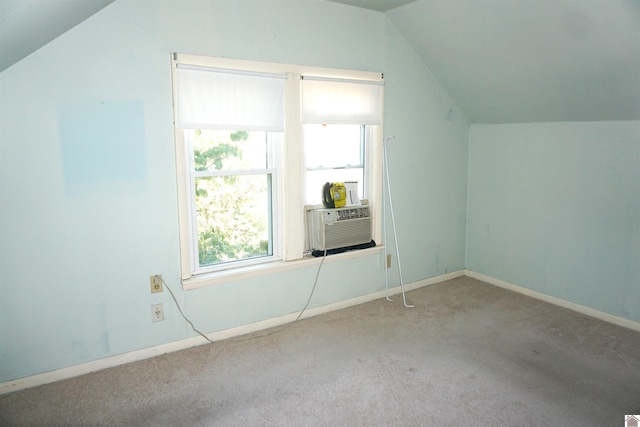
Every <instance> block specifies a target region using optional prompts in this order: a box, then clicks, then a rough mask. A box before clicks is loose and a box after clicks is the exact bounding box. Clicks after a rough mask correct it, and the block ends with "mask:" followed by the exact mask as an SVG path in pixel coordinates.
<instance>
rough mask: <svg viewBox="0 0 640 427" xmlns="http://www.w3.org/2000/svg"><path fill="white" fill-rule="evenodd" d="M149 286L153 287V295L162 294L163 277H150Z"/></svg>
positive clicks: (157, 275) (159, 275) (155, 275)
mask: <svg viewBox="0 0 640 427" xmlns="http://www.w3.org/2000/svg"><path fill="white" fill-rule="evenodd" d="M149 284H150V285H151V293H152V294H157V293H159V292H162V275H161V274H154V275H153V276H149Z"/></svg>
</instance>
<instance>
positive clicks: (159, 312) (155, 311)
mask: <svg viewBox="0 0 640 427" xmlns="http://www.w3.org/2000/svg"><path fill="white" fill-rule="evenodd" d="M151 320H152V321H153V322H159V321H161V320H164V309H163V308H162V304H153V305H152V306H151Z"/></svg>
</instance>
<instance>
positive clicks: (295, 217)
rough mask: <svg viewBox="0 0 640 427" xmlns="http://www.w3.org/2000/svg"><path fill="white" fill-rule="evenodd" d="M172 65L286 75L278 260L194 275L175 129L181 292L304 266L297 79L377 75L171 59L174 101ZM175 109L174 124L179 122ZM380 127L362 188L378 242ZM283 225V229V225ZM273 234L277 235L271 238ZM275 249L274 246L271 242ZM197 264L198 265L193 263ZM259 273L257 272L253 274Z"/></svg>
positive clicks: (185, 154) (181, 143)
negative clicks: (298, 262) (298, 263)
mask: <svg viewBox="0 0 640 427" xmlns="http://www.w3.org/2000/svg"><path fill="white" fill-rule="evenodd" d="M176 64H189V65H197V66H205V67H214V68H226V69H234V70H242V71H248V72H258V73H285V74H287V75H288V78H287V81H286V83H285V129H284V137H283V143H282V149H281V150H280V152H279V153H278V154H277V159H276V165H277V166H276V168H277V169H278V170H277V171H276V174H277V175H276V176H277V179H276V180H275V181H276V182H275V183H274V185H277V186H278V188H277V194H278V197H277V200H276V201H275V205H276V206H274V210H275V212H274V221H275V222H274V242H275V241H277V242H278V246H279V250H280V251H279V254H280V259H281V261H274V262H269V263H264V264H257V265H251V266H243V267H240V266H238V267H236V268H230V269H226V270H219V271H215V272H208V273H201V274H196V272H194V269H193V266H194V262H193V257H194V256H196V257H197V255H198V254H197V252H195V254H194V253H193V248H194V245H193V242H192V239H193V237H192V236H193V235H194V234H193V227H194V224H193V219H192V216H191V212H190V211H191V208H190V198H191V195H190V191H191V190H190V185H191V184H190V178H189V177H190V163H189V162H190V157H191V154H190V153H189V151H188V150H189V147H188V146H187V143H186V141H185V138H184V132H183V130H182V129H177V128H174V129H175V131H174V132H175V142H176V145H175V149H176V183H177V195H178V220H179V240H180V270H181V278H182V283H183V287H184V288H185V289H191V288H196V287H201V286H205V285H207V284H212V283H217V282H219V280H220V279H221V278H222V279H225V278H230V277H232V276H235V275H240V276H244V275H247V274H261V273H260V271H264V272H273V271H278V270H279V269H289V268H291V266H292V264H295V263H296V261H300V262H302V261H303V258H304V255H305V240H306V239H305V237H306V229H305V200H304V199H305V194H304V193H305V185H304V179H305V173H306V165H305V159H304V144H303V143H302V124H301V110H300V101H301V95H300V91H301V89H300V79H301V77H302V76H303V75H314V76H320V77H326V78H337V79H353V80H369V81H373V82H382V75H381V73H378V72H370V71H355V70H342V69H334V68H321V67H309V66H299V65H292V64H279V63H270V62H258V61H246V60H236V59H229V58H215V57H206V56H197V55H186V54H172V55H171V69H172V83H173V86H172V87H173V97H174V100H175V99H177V98H176V75H175V74H176V73H175V69H176ZM176 120H177V118H176V110H175V108H174V123H176V122H177V121H176ZM382 128H383V126H382V124H380V125H370V126H366V129H367V132H369V147H367V148H368V149H366V150H365V162H366V164H365V174H366V179H365V183H367V185H368V186H369V187H368V188H365V189H364V191H365V194H366V195H367V202H368V203H369V204H370V205H371V209H372V226H373V229H372V232H373V239H374V240H375V241H376V243H378V244H380V243H381V237H382V188H383V187H382V155H383V151H382V143H383V133H382ZM285 224H286V226H285ZM275 233H277V235H276V234H275ZM274 244H275V243H274ZM196 262H197V260H196ZM256 272H257V273H256Z"/></svg>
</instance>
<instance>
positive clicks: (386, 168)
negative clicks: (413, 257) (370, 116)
mask: <svg viewBox="0 0 640 427" xmlns="http://www.w3.org/2000/svg"><path fill="white" fill-rule="evenodd" d="M395 137H396V136H395V135H391V136H388V137H386V138H385V139H384V140H383V142H382V157H383V160H384V169H383V172H384V176H385V177H386V184H387V191H388V193H389V208H390V211H391V225H392V226H393V238H394V241H395V245H396V258H397V259H398V272H399V273H400V289H401V290H402V301H403V303H404V306H405V307H410V308H413V307H415V305H409V304H407V297H406V296H405V293H404V280H403V278H402V263H401V261H400V248H399V247H398V233H397V232H396V218H395V215H394V213H393V199H392V197H391V181H390V180H389V163H388V161H387V142H388V141H389V140H390V139H393V138H395ZM384 196H385V192H384V191H383V192H382V206H383V224H384V238H385V242H384V243H385V244H384V258H385V268H384V279H385V288H386V290H387V300H389V301H391V298H389V274H388V273H387V270H388V268H387V266H386V261H387V208H386V203H385V197H384Z"/></svg>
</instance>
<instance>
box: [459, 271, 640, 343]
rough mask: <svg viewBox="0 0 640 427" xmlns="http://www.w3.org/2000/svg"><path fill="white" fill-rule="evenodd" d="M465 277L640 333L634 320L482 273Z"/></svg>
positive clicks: (467, 273)
mask: <svg viewBox="0 0 640 427" xmlns="http://www.w3.org/2000/svg"><path fill="white" fill-rule="evenodd" d="M464 275H465V276H468V277H471V278H473V279H477V280H480V281H482V282H486V283H489V284H490V285H495V286H498V287H501V288H504V289H508V290H510V291H514V292H518V293H519V294H523V295H526V296H529V297H531V298H535V299H537V300H541V301H544V302H548V303H550V304H553V305H557V306H559V307H563V308H567V309H569V310H572V311H575V312H578V313H581V314H584V315H586V316H589V317H593V318H596V319H600V320H604V321H605V322H609V323H613V324H614V325H618V326H623V327H625V328H629V329H633V330H635V331H638V332H640V323H638V322H634V321H633V320H629V319H625V318H623V317H618V316H615V315H613V314H609V313H605V312H604V311H599V310H596V309H593V308H590V307H585V306H584V305H580V304H576V303H573V302H570V301H567V300H563V299H562V298H557V297H553V296H550V295H546V294H543V293H541V292H538V291H533V290H531V289H528V288H524V287H522V286H518V285H514V284H513V283H509V282H505V281H504V280H500V279H496V278H494V277H491V276H486V275H484V274H481V273H476V272H475V271H471V270H464Z"/></svg>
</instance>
